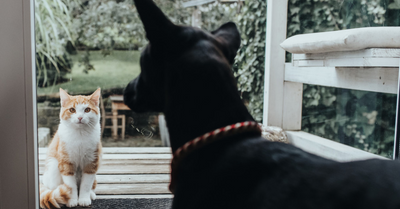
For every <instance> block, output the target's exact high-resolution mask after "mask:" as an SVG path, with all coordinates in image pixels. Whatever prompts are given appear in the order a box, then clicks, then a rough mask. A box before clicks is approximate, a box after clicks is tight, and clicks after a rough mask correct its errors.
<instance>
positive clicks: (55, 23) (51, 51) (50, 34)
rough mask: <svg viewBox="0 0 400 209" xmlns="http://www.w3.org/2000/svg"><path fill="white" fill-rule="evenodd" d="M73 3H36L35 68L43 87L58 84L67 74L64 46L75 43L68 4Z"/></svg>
mask: <svg viewBox="0 0 400 209" xmlns="http://www.w3.org/2000/svg"><path fill="white" fill-rule="evenodd" d="M72 3H73V0H36V1H35V32H36V36H35V38H36V40H35V41H36V55H37V56H36V66H37V81H38V85H39V84H40V86H42V87H45V86H50V85H54V84H55V83H56V82H57V81H60V79H61V77H62V76H63V75H65V73H67V72H69V71H70V65H69V62H68V57H67V54H66V48H65V47H66V46H67V43H72V45H73V44H74V41H75V39H76V33H75V32H74V30H73V27H72V17H71V16H70V5H71V4H72Z"/></svg>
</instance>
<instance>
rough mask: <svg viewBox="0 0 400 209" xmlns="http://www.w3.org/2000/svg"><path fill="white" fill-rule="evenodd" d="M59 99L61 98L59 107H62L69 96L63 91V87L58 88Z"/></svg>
mask: <svg viewBox="0 0 400 209" xmlns="http://www.w3.org/2000/svg"><path fill="white" fill-rule="evenodd" d="M60 100H61V107H64V105H65V104H67V102H69V100H71V98H70V97H69V95H68V93H67V92H66V91H64V89H62V88H60Z"/></svg>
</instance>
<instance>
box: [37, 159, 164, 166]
mask: <svg viewBox="0 0 400 209" xmlns="http://www.w3.org/2000/svg"><path fill="white" fill-rule="evenodd" d="M170 163H171V160H102V161H101V165H102V166H103V165H121V166H122V165H148V164H152V165H158V164H170ZM44 164H45V160H40V161H39V166H44Z"/></svg>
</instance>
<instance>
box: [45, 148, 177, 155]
mask: <svg viewBox="0 0 400 209" xmlns="http://www.w3.org/2000/svg"><path fill="white" fill-rule="evenodd" d="M102 151H103V154H171V148H169V147H103V149H102ZM46 152H47V148H39V154H45V153H46Z"/></svg>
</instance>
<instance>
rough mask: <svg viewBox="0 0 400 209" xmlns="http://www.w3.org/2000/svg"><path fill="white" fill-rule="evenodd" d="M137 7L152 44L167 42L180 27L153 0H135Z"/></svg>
mask: <svg viewBox="0 0 400 209" xmlns="http://www.w3.org/2000/svg"><path fill="white" fill-rule="evenodd" d="M135 6H136V9H137V11H138V12H139V16H140V19H141V20H142V23H143V25H144V29H145V31H146V37H147V39H148V40H149V41H150V43H155V42H160V41H161V42H162V41H165V40H167V39H168V38H169V37H170V36H171V35H173V34H172V33H173V32H174V31H176V30H175V29H176V28H177V27H178V26H176V25H174V24H173V23H172V22H171V21H170V20H169V19H168V18H167V17H166V16H165V15H164V13H163V12H162V11H161V10H160V8H158V7H157V5H155V3H154V2H153V1H152V0H135Z"/></svg>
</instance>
